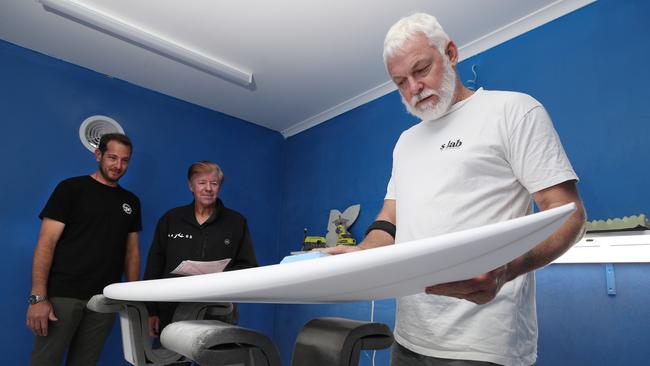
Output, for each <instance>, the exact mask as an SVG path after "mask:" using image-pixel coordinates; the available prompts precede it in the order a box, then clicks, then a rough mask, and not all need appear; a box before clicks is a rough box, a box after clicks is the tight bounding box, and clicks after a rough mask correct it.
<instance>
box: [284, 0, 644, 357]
mask: <svg viewBox="0 0 650 366" xmlns="http://www.w3.org/2000/svg"><path fill="white" fill-rule="evenodd" d="M649 14H650V3H648V2H646V1H643V0H636V1H613V0H601V1H598V2H596V3H593V4H591V5H589V6H587V7H585V8H582V9H580V10H578V11H576V12H574V13H571V14H569V15H567V16H564V17H562V18H560V19H558V20H556V21H554V22H551V23H549V24H546V25H544V26H542V27H540V28H537V29H535V30H533V31H531V32H528V33H526V34H525V35H522V36H520V37H518V38H516V39H513V40H511V41H509V42H507V43H505V44H502V45H500V46H497V47H495V48H493V49H491V50H488V51H486V52H483V53H481V54H479V55H477V56H475V57H472V58H470V59H468V60H465V61H464V62H463V63H462V64H461V65H460V70H461V76H462V80H468V79H471V78H472V77H473V76H472V74H471V72H470V68H471V65H473V64H477V65H478V72H479V77H478V84H479V85H480V86H483V87H485V88H486V89H501V90H517V91H523V92H527V93H529V94H531V95H533V96H535V97H536V98H537V99H538V100H540V101H541V102H542V103H544V105H545V106H546V107H547V109H548V111H549V113H550V114H551V116H552V117H553V119H554V122H555V125H556V128H557V130H558V132H559V134H560V136H561V138H562V141H563V143H564V146H565V148H566V150H567V153H568V154H569V156H570V158H571V160H572V163H573V165H574V168H575V169H576V171H577V173H578V175H579V176H580V178H581V182H580V183H579V190H580V193H581V195H582V198H583V199H584V201H585V204H586V207H587V210H588V214H589V216H590V218H591V219H596V218H608V217H622V216H624V215H633V214H639V213H646V214H647V213H648V211H650V198H649V196H648V194H647V192H648V189H649V188H650V173H649V172H648V169H647V168H646V165H647V162H646V161H647V158H648V152H650V148H648V142H649V141H650V127H648V122H649V119H650V113H649V112H648V109H647V99H648V95H649V94H648V92H647V91H646V90H647V85H649V84H650V68H649V67H648V66H647V60H648V58H649V57H650V43H648V42H647V38H648V36H649V35H650V23H649V22H648V21H647V20H648V15H649ZM416 122H417V121H416V120H415V119H414V118H412V117H410V116H408V115H407V114H406V113H405V111H404V108H403V107H402V105H401V102H400V101H399V96H398V95H397V93H396V92H394V93H391V94H389V95H387V96H385V97H383V98H380V99H378V100H375V101H373V102H371V103H368V104H366V105H363V106H361V107H359V108H357V109H355V110H352V111H350V112H348V113H345V114H343V115H341V116H339V117H336V118H334V119H332V120H330V121H328V122H327V123H325V124H322V125H320V126H317V127H315V128H312V129H310V130H308V131H306V132H304V133H301V134H299V135H296V136H293V137H291V138H289V139H288V140H287V160H286V170H285V182H286V183H285V200H284V202H283V204H284V209H283V210H284V216H285V218H286V221H285V223H284V224H283V232H282V236H281V240H280V251H281V252H283V253H287V252H289V251H290V250H295V249H297V248H298V244H299V242H300V239H301V231H300V230H301V229H302V228H303V227H309V228H312V229H313V231H316V230H322V231H324V230H325V225H326V221H327V218H328V210H329V209H330V208H339V209H343V208H345V207H347V206H349V205H351V204H355V203H360V204H361V206H362V208H361V215H360V217H359V219H358V221H357V222H356V223H355V224H354V226H353V229H352V232H353V234H354V235H355V236H356V237H357V238H360V237H361V236H362V234H363V231H364V228H365V227H367V225H368V224H369V223H370V222H371V221H372V220H373V218H374V216H375V215H376V214H377V212H378V211H379V208H380V207H381V204H382V201H383V197H384V193H385V186H386V183H387V181H388V178H389V176H390V169H391V153H392V147H393V145H394V143H395V141H396V140H397V138H398V137H399V134H400V132H401V131H402V130H404V129H405V128H407V127H409V126H411V125H412V124H413V123H416ZM615 268H616V279H617V286H618V294H617V295H616V296H614V297H611V296H607V293H606V289H605V271H604V265H551V266H549V267H546V268H544V269H542V270H540V271H538V276H537V277H538V315H539V323H540V340H539V359H538V363H537V365H540V366H545V365H639V364H646V363H647V360H648V356H649V355H650V354H649V353H648V351H647V345H648V344H650V332H649V331H648V330H649V329H650V316H649V315H650V312H649V311H648V310H647V308H648V304H650V291H649V290H650V266H648V265H633V264H627V265H616V266H615ZM376 305H377V306H376V307H375V319H376V320H379V321H383V322H386V323H389V324H392V323H393V320H394V305H393V303H392V302H391V301H383V302H380V303H378V304H376ZM323 314H327V315H335V316H347V317H351V318H358V319H369V317H370V304H369V303H358V304H347V305H336V306H314V305H282V306H278V308H277V313H276V332H278V333H279V332H282V333H283V334H278V333H276V334H278V338H279V340H278V347H279V348H280V351H281V353H282V354H283V357H284V359H285V362H287V361H288V360H289V359H290V355H291V347H292V344H293V340H294V338H295V336H296V334H297V332H298V331H299V330H300V328H301V327H302V325H303V324H304V323H305V322H306V321H308V320H309V319H311V318H312V317H315V316H319V315H323ZM386 360H387V353H386V352H381V353H380V354H379V355H378V360H377V364H378V365H386V364H387V361H386ZM363 362H364V363H363V364H365V365H369V364H370V363H369V360H368V359H367V358H365V359H364V361H363Z"/></svg>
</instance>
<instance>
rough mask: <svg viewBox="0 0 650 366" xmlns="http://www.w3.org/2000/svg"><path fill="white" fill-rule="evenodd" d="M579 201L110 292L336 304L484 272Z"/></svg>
mask: <svg viewBox="0 0 650 366" xmlns="http://www.w3.org/2000/svg"><path fill="white" fill-rule="evenodd" d="M574 211H575V204H573V203H571V204H567V205H564V206H561V207H557V208H554V209H551V210H547V211H543V212H539V213H535V214H532V215H528V216H524V217H520V218H516V219H513V220H508V221H504V222H500V223H496V224H491V225H486V226H481V227H478V228H474V229H470V230H464V231H459V232H455V233H451V234H445V235H439V236H435V237H431V238H426V239H420V240H415V241H411V242H406V243H400V244H398V245H389V246H385V247H381V248H375V249H369V250H363V251H359V252H353V253H348V254H341V255H333V256H328V257H322V258H317V259H312V260H306V261H298V262H291V263H285V264H276V265H270V266H264V267H258V268H250V269H244V270H238V271H230V272H221V273H214V274H206V275H198V276H190V277H179V278H169V279H161V280H150V281H138V282H128V283H116V284H112V285H109V286H107V287H106V288H104V295H105V296H106V297H109V298H112V299H118V300H132V301H179V302H211V301H216V302H220V301H224V302H253V303H288V304H289V303H301V304H309V303H335V302H350V301H362V300H379V299H386V298H394V297H399V296H404V295H411V294H416V293H420V292H423V291H424V288H425V287H427V286H431V285H435V284H439V283H445V282H451V281H459V280H464V279H468V278H472V277H474V276H477V275H480V274H483V273H486V272H488V271H490V270H492V269H495V268H497V267H499V266H502V265H503V264H505V263H508V262H509V261H511V260H513V259H514V258H516V257H518V256H520V255H522V254H524V253H526V252H528V251H529V250H530V249H532V248H533V247H535V246H536V245H537V244H539V243H540V242H541V241H543V240H544V239H546V238H547V237H549V236H550V235H551V234H552V233H553V232H554V231H555V230H556V229H557V228H559V227H560V225H562V223H564V222H565V221H566V219H567V218H569V216H571V214H572V213H573V212H574Z"/></svg>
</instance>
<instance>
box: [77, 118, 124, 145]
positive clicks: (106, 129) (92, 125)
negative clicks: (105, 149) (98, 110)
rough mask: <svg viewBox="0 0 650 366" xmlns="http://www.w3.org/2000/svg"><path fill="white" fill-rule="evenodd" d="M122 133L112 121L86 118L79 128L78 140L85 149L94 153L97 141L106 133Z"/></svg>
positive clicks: (121, 129) (120, 128) (120, 127)
mask: <svg viewBox="0 0 650 366" xmlns="http://www.w3.org/2000/svg"><path fill="white" fill-rule="evenodd" d="M116 132H119V133H124V129H123V128H122V126H120V124H119V123H117V122H116V121H115V120H114V119H112V118H110V117H106V116H92V117H88V118H86V119H85V120H84V121H83V122H82V123H81V126H79V138H80V139H81V143H82V144H83V145H84V146H85V147H86V149H88V150H90V151H92V152H95V149H97V147H99V139H101V138H102V135H105V134H107V133H116Z"/></svg>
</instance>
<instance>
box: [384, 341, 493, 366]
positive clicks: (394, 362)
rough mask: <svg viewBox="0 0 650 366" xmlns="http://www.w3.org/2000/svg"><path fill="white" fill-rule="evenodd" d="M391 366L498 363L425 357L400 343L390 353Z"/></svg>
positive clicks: (491, 364)
mask: <svg viewBox="0 0 650 366" xmlns="http://www.w3.org/2000/svg"><path fill="white" fill-rule="evenodd" d="M390 365H391V366H495V365H497V364H496V363H492V362H484V361H470V360H451V359H447V358H437V357H429V356H424V355H421V354H419V353H415V352H413V351H411V350H409V349H407V348H405V347H403V346H402V345H400V344H399V343H397V342H395V343H393V347H392V349H391V353H390Z"/></svg>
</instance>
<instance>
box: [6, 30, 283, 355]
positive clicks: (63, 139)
mask: <svg viewBox="0 0 650 366" xmlns="http://www.w3.org/2000/svg"><path fill="white" fill-rule="evenodd" d="M0 80H2V88H0V110H1V111H2V116H1V117H0V118H2V132H3V136H5V137H4V139H3V142H2V144H0V155H1V156H3V158H4V161H3V169H2V172H0V177H1V178H2V179H0V191H2V205H1V206H0V222H2V225H0V237H2V238H3V244H4V247H5V249H7V250H6V251H5V255H4V256H3V259H2V262H1V265H0V278H2V281H1V282H0V286H1V288H0V293H2V299H3V301H2V302H0V313H1V314H3V316H2V317H0V329H2V331H1V332H0V361H2V362H0V363H1V364H3V365H4V364H14V365H26V364H28V356H29V352H30V350H31V343H32V335H31V333H30V332H29V331H28V330H27V328H26V327H25V312H26V310H27V306H26V298H27V295H29V290H30V287H31V284H30V278H31V272H30V268H31V257H32V254H33V249H34V246H35V244H36V239H37V235H38V229H39V227H40V220H39V219H38V217H37V216H38V213H39V212H40V210H41V209H42V207H43V205H44V204H45V201H46V200H47V198H48V196H49V194H50V193H51V191H52V189H53V188H54V186H55V185H56V183H57V182H58V181H60V180H61V179H63V178H66V177H69V176H74V175H83V174H88V173H91V172H93V171H94V170H95V169H96V163H95V162H94V157H93V155H92V154H91V153H90V152H89V151H88V150H86V149H85V148H84V147H83V146H82V144H81V143H80V141H79V137H78V136H79V135H78V130H79V125H80V124H81V122H82V121H83V120H84V119H85V118H86V117H88V116H91V115H94V114H104V115H108V116H110V117H112V118H114V119H115V120H117V121H118V122H119V123H120V124H121V125H122V127H124V129H125V130H126V131H127V133H128V134H129V135H130V136H131V138H132V140H133V142H134V145H135V149H134V155H133V160H132V162H131V164H130V167H129V171H128V172H127V174H126V176H125V177H124V178H123V179H122V181H121V184H122V185H123V186H124V187H126V188H127V189H130V190H131V191H133V192H134V193H136V194H137V195H138V196H139V197H140V199H141V201H142V206H143V225H144V230H143V232H142V233H141V250H142V255H143V257H144V258H146V254H147V251H148V248H149V245H150V243H151V237H152V232H153V230H154V227H155V223H156V221H157V219H158V217H160V216H161V215H162V214H163V213H164V212H165V211H166V210H167V209H169V208H171V207H174V206H179V205H181V204H186V203H189V202H191V200H192V197H191V194H190V192H189V191H188V189H187V183H186V172H187V167H188V166H189V164H190V163H192V162H194V161H198V160H204V159H209V160H213V161H216V162H218V163H219V164H220V165H221V166H222V168H223V170H224V172H225V174H226V182H225V185H224V187H223V190H222V193H221V197H222V199H223V200H224V202H225V204H226V205H227V206H229V207H231V208H234V209H236V210H238V211H240V212H241V213H243V214H244V215H245V216H246V217H247V218H248V220H249V224H250V228H251V232H252V236H253V241H254V243H255V247H256V252H257V256H258V260H259V261H260V262H261V264H271V263H277V261H278V258H277V255H278V254H277V240H278V227H279V226H280V217H279V215H278V214H277V212H278V210H279V207H280V203H281V199H282V197H281V192H282V186H281V183H282V175H281V170H282V164H281V162H282V161H283V159H284V151H283V149H284V139H283V138H282V136H281V135H280V134H279V133H277V132H274V131H271V130H268V129H265V128H261V127H258V126H255V125H253V124H250V123H247V122H245V121H242V120H238V119H236V118H232V117H229V116H226V115H223V114H220V113H216V112H213V111H210V110H207V109H204V108H201V107H197V106H195V105H191V104H188V103H185V102H181V101H179V100H176V99H174V98H170V97H167V96H164V95H160V94H158V93H155V92H151V91H148V90H146V89H143V88H140V87H136V86H134V85H131V84H128V83H125V82H123V81H120V80H117V79H113V78H108V77H106V76H103V75H100V74H97V73H95V72H92V71H89V70H86V69H83V68H80V67H77V66H73V65H70V64H68V63H65V62H61V61H58V60H54V59H52V58H49V57H47V56H44V55H41V54H38V53H34V52H31V51H28V50H25V49H23V48H20V47H17V46H14V45H12V44H9V43H6V42H2V41H0ZM144 258H143V264H142V265H143V266H144V262H145V260H144ZM273 312H274V308H273V306H272V305H244V306H242V323H243V324H244V325H246V326H252V327H255V328H257V329H260V330H262V331H264V332H265V333H267V334H273V322H272V320H271V319H272V318H273ZM117 328H118V327H117V326H116V327H115V329H114V332H113V333H112V335H111V338H110V341H109V344H108V346H107V347H106V348H105V349H104V353H103V356H102V361H101V364H102V365H111V366H114V365H121V364H126V362H125V361H123V360H122V351H121V343H120V338H119V334H118V332H116V330H117Z"/></svg>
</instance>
